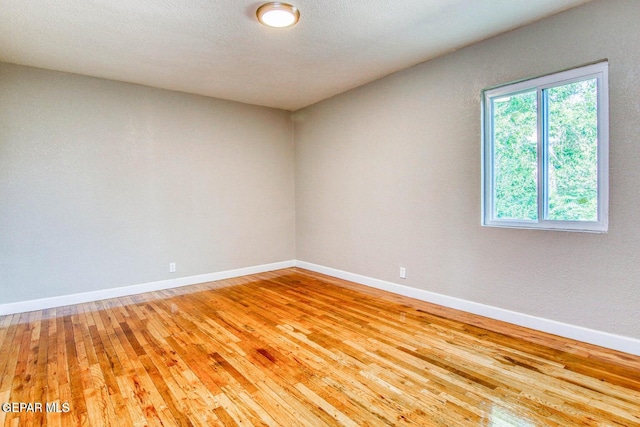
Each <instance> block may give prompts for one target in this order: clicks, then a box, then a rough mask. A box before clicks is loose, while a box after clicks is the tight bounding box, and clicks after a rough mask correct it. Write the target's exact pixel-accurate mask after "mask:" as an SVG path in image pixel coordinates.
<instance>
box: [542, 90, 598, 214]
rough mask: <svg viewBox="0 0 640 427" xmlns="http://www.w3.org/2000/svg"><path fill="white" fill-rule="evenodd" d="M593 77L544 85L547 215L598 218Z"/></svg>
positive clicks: (596, 130)
mask: <svg viewBox="0 0 640 427" xmlns="http://www.w3.org/2000/svg"><path fill="white" fill-rule="evenodd" d="M597 90H598V89H597V81H596V79H591V80H585V81H581V82H576V83H571V84H567V85H563V86H558V87H554V88H550V89H547V90H546V92H547V102H548V111H549V128H548V129H549V130H548V132H549V135H548V138H549V140H548V153H547V155H548V168H549V169H548V171H549V172H548V173H549V180H548V195H549V213H548V215H549V218H548V219H550V220H560V221H597V219H598V157H597V153H598V114H597Z"/></svg>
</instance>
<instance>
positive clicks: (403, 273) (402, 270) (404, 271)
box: [400, 267, 407, 279]
mask: <svg viewBox="0 0 640 427" xmlns="http://www.w3.org/2000/svg"><path fill="white" fill-rule="evenodd" d="M400 278H401V279H406V278H407V269H406V268H404V267H400Z"/></svg>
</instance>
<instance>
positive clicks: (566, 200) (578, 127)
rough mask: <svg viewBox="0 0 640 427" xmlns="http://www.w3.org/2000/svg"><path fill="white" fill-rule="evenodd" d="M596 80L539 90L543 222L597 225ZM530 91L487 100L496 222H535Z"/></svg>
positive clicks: (534, 116) (534, 122)
mask: <svg viewBox="0 0 640 427" xmlns="http://www.w3.org/2000/svg"><path fill="white" fill-rule="evenodd" d="M596 83H597V82H596V79H590V80H585V81H579V82H575V83H570V84H565V85H561V86H556V87H552V88H549V89H544V90H543V91H542V92H541V93H542V102H543V104H544V108H542V109H541V110H542V111H543V112H544V113H545V114H543V116H542V118H541V119H542V120H544V122H543V126H542V129H543V132H546V135H544V136H545V138H543V139H544V140H545V141H546V144H544V146H545V147H546V148H545V149H546V150H547V151H546V153H545V154H546V155H545V156H544V159H545V162H543V163H544V164H545V165H546V168H545V169H543V173H546V174H547V180H546V182H547V187H546V189H545V191H546V196H547V197H546V200H547V201H548V206H547V213H546V215H547V219H549V220H560V221H596V220H597V215H598V162H597V148H598V140H597V136H598V129H597V84H596ZM537 102H538V101H537V93H536V91H535V90H531V91H527V92H522V93H517V94H511V95H509V96H504V97H500V98H494V99H493V100H492V110H493V116H492V120H493V126H492V127H493V143H494V146H493V147H494V152H493V158H494V174H495V175H494V179H495V184H494V192H495V194H494V201H495V215H496V218H499V219H516V220H537V219H538V204H537V200H538V180H539V179H541V177H539V176H538V156H539V155H542V153H538V105H537Z"/></svg>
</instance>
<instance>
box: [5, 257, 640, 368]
mask: <svg viewBox="0 0 640 427" xmlns="http://www.w3.org/2000/svg"><path fill="white" fill-rule="evenodd" d="M289 267H300V268H304V269H307V270H311V271H315V272H318V273H322V274H326V275H328V276H333V277H337V278H339V279H344V280H349V281H351V282H355V283H359V284H361V285H365V286H370V287H372V288H376V289H382V290H385V291H389V292H393V293H395V294H399V295H404V296H407V297H411V298H415V299H419V300H422V301H426V302H430V303H433V304H438V305H441V306H444V307H449V308H454V309H457V310H462V311H466V312H468V313H473V314H478V315H480V316H485V317H489V318H491V319H496V320H501V321H503V322H507V323H512V324H514V325H519V326H524V327H527V328H531V329H536V330H538V331H542V332H547V333H550V334H554V335H559V336H561V337H565V338H571V339H574V340H578V341H582V342H586V343H590V344H594V345H598V346H601V347H606V348H611V349H614V350H618V351H622V352H625V353H630V354H635V355H638V356H640V340H638V339H636V338H631V337H625V336H622V335H615V334H610V333H608V332H602V331H597V330H594V329H588V328H584V327H582V326H576V325H571V324H568V323H562V322H557V321H555V320H549V319H543V318H541V317H535V316H531V315H528V314H524V313H518V312H515V311H510V310H506V309H503V308H499V307H493V306H490V305H485V304H480V303H477V302H473V301H468V300H464V299H461V298H455V297H451V296H447V295H442V294H438V293H435V292H429V291H425V290H422V289H417V288H412V287H410V286H405V285H399V284H397V283H392V282H387V281H384V280H379V279H374V278H372V277H368V276H362V275H359V274H354V273H349V272H347V271H343V270H338V269H335V268H330V267H324V266H322V265H317V264H312V263H309V262H305V261H297V260H290V261H282V262H276V263H272V264H263V265H256V266H251V267H245V268H238V269H235V270H226V271H219V272H216V273H209V274H200V275H197V276H189V277H180V278H177V279H170V280H160V281H157V282H149V283H143V284H140V285H132V286H123V287H119V288H109V289H103V290H99V291H92V292H82V293H77V294H71V295H61V296H56V297H50V298H41V299H35V300H28V301H19V302H12V303H7V304H0V315H6V314H14V313H24V312H28V311H34V310H44V309H47V308H53V307H62V306H65V305H71V304H81V303H85V302H92V301H99V300H103V299H109V298H117V297H122V296H129V295H136V294H141V293H145V292H152V291H159V290H162V289H171V288H178V287H181V286H188V285H195V284H198V283H204V282H212V281H215V280H223V279H229V278H233V277H240V276H246V275H249V274H257V273H264V272H267V271H274V270H280V269H283V268H289Z"/></svg>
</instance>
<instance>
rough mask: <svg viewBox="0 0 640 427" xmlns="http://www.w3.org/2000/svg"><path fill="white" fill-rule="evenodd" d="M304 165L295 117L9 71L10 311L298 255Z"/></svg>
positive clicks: (1, 277) (5, 113) (3, 211)
mask: <svg viewBox="0 0 640 427" xmlns="http://www.w3.org/2000/svg"><path fill="white" fill-rule="evenodd" d="M293 161H294V147H293V140H292V125H291V122H290V115H289V113H288V112H285V111H280V110H275V109H269V108H263V107H254V106H249V105H245V104H239V103H234V102H227V101H221V100H215V99H211V98H206V97H200V96H195V95H188V94H184V93H177V92H170V91H165V90H159V89H152V88H148V87H144V86H138V85H132V84H125V83H119V82H114V81H108V80H102V79H96V78H90V77H83V76H78V75H72V74H65V73H57V72H53V71H44V70H39V69H34V68H28V67H21V66H15V65H8V64H0V284H1V288H2V291H1V292H0V304H3V303H10V302H15V301H25V300H32V299H38V298H45V297H51V296H58V295H67V294H73V293H79V292H88V291H97V290H101V289H106V288H114V287H120V286H127V285H134V284H142V283H148V282H152V281H158V280H166V279H172V278H176V277H186V276H191V275H199V274H207V273H213V272H218V271H224V270H230V269H235V268H242V267H247V266H255V265H261V264H266V263H273V262H278V261H284V260H291V259H294V258H295V242H294V238H295V235H294V226H295V218H294V182H293V179H294V177H293V172H294V165H293ZM170 262H175V263H176V267H177V271H176V272H175V273H169V269H168V267H169V263H170Z"/></svg>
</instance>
